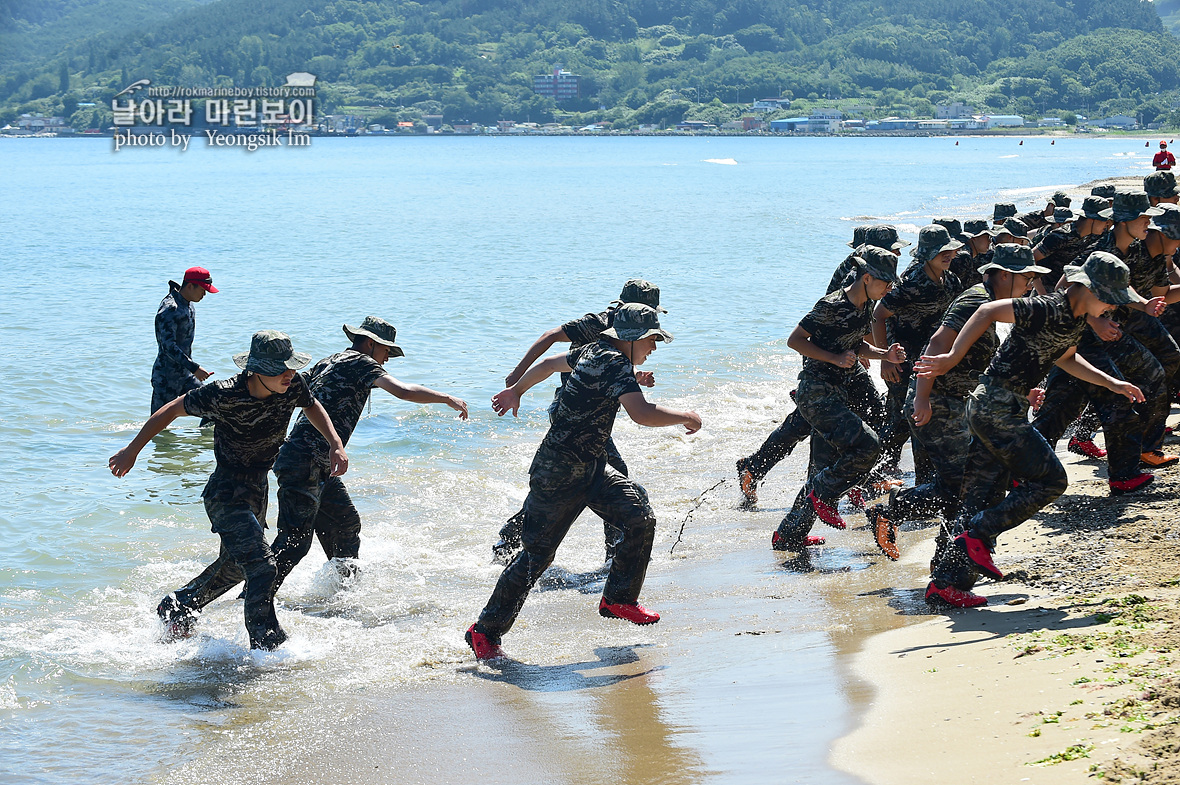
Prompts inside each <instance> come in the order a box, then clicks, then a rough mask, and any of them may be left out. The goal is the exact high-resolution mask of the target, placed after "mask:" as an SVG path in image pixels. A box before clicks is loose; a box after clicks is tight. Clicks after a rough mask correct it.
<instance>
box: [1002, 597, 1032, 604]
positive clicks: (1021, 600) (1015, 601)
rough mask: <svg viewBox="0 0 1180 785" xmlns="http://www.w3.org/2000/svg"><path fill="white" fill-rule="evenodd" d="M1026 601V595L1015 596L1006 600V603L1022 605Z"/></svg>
mask: <svg viewBox="0 0 1180 785" xmlns="http://www.w3.org/2000/svg"><path fill="white" fill-rule="evenodd" d="M1026 602H1028V597H1016V598H1014V599H1011V600H1008V603H1007V604H1008V605H1024V604H1025V603H1026Z"/></svg>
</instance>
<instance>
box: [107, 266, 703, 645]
mask: <svg viewBox="0 0 1180 785" xmlns="http://www.w3.org/2000/svg"><path fill="white" fill-rule="evenodd" d="M217 291H218V289H217V288H216V287H214V286H213V279H212V276H211V274H210V273H209V271H208V270H207V269H205V268H203V267H194V268H190V269H189V270H187V271H186V272H185V276H184V281H183V283H180V284H177V283H175V282H170V291H169V294H168V295H167V296H166V297H165V298H164V300H163V302H162V303H161V305H160V308H159V310H158V312H157V315H156V335H157V343H158V348H159V352H158V356H157V360H156V364H155V366H154V368H153V373H152V386H153V396H152V410H153V413H152V415H151V417H149V418H148V420H147V422H145V423H144V425H143V426H142V428H141V429H140V431H139V433H138V434H137V435H136V436H135V438H134V439H132V441H131V443H130V444H128V445H127V446H126V447H125V448H123V449H122V450H119V451H118V452H117V453H116V454H115V455H114V456H112V457H111V459H110V461H109V465H110V469H111V472H112V473H113V474H114V475H115V476H117V477H122V476H124V475H126V474H127V472H128V471H130V470H131V468H132V467H133V466H134V464H135V461H136V458H137V457H138V455H139V452H140V451H141V450H142V449H143V448H144V447H145V446H146V445H147V443H148V441H150V440H151V439H152V438H153V437H154V436H156V435H157V434H159V433H160V432H161V431H162V430H163V429H164V428H166V427H167V426H168V425H169V424H170V423H172V422H173V421H174V420H175V419H176V418H178V417H181V416H185V415H187V416H192V417H198V418H200V419H201V421H202V423H212V424H213V428H214V430H213V447H214V457H215V459H216V467H215V469H214V471H213V474H212V475H211V476H210V478H209V480H208V482H207V483H206V485H205V488H204V490H203V491H202V494H201V496H202V500H203V502H204V506H205V510H206V513H207V514H208V517H209V520H210V522H211V524H212V530H213V532H214V533H216V534H217V535H218V536H219V537H220V540H221V549H220V554H219V556H218V558H217V559H216V560H215V561H214V562H213V564H211V565H210V566H209V567H208V568H207V569H205V570H204V571H203V572H202V573H201V574H200V575H198V576H197V577H196V578H194V579H193V580H192V581H190V582H189V583H188V584H186V585H185V586H183V587H182V588H180V589H177V590H176V591H174V592H170V593H169V594H168V595H167V596H165V597H164V598H163V600H161V601H160V603H159V606H158V607H157V614H158V615H159V617H160V619H161V621H162V622H163V624H164V629H165V636H166V638H167V639H177V638H184V637H188V636H190V635H191V634H192V633H193V631H194V628H195V625H196V622H197V620H198V619H199V617H200V615H201V613H202V611H203V610H204V608H205V607H206V606H207V605H209V603H211V602H212V601H213V600H215V599H217V598H218V597H220V596H222V595H224V594H225V593H226V592H228V591H230V590H231V589H234V588H235V587H236V586H237V585H238V584H240V583H242V582H243V581H244V582H245V589H244V591H243V593H242V599H244V601H245V602H244V617H245V625H246V631H247V634H248V636H249V640H250V646H251V648H258V649H273V648H275V647H277V646H279V645H281V644H282V643H283V642H284V641H285V640H286V639H287V634H286V632H285V631H284V630H283V628H282V626H281V625H280V624H279V620H278V617H277V614H276V612H275V604H274V597H275V594H276V592H277V591H278V589H279V587H280V586H281V585H282V583H283V581H284V579H285V578H286V577H287V575H288V574H289V573H290V572H291V570H292V568H293V567H294V566H295V565H296V564H297V563H298V562H299V561H300V560H301V559H302V558H303V557H304V556H305V555H306V554H307V553H308V551H309V550H310V547H311V543H312V539H313V537H316V538H318V539H319V541H320V543H321V544H322V546H323V549H324V552H325V555H326V556H327V557H328V558H329V560H331V561H332V563H333V564H334V565H335V566H336V567H337V569H338V570H339V571H340V572H341V574H342V577H343V578H345V579H350V578H352V577H354V576H355V574H356V559H357V558H358V556H359V548H360V529H361V520H360V516H359V515H358V514H357V511H356V508H355V506H354V505H353V504H352V501H351V499H350V498H349V494H348V492H347V490H346V489H345V487H344V485H343V483H342V482H341V480H340V475H342V474H344V472H345V471H347V469H348V457H347V455H346V453H345V445H346V444H347V442H348V439H349V436H350V435H351V434H352V432H353V430H354V429H355V427H356V425H357V423H358V421H359V419H360V416H361V413H362V411H363V409H364V406H365V403H366V402H367V401H368V399H369V394H370V391H371V390H372V389H373V388H381V389H384V390H386V391H388V392H390V393H391V394H393V395H395V396H397V397H399V398H402V399H404V400H408V401H413V402H418V403H442V404H446V405H448V406H450V407H451V408H453V409H455V410H457V411H458V412H459V415H460V417H462V418H464V419H466V417H467V404H466V403H465V402H464V401H462V400H460V399H458V398H456V397H454V396H451V395H448V394H446V393H441V392H437V391H435V390H432V389H429V388H426V387H422V386H419V385H412V384H405V383H403V382H400V381H398V380H397V379H395V378H394V377H393V376H392V375H390V374H389V373H387V372H386V371H385V369H384V367H383V366H384V365H385V363H386V362H387V361H388V360H389V359H390V358H392V357H401V356H403V355H404V352H403V351H402V349H401V348H400V347H399V346H398V345H397V344H396V343H395V340H396V336H397V332H396V330H395V329H394V327H393V326H392V325H391V324H389V323H388V322H386V321H385V320H383V319H380V318H377V317H374V316H369V317H366V318H365V319H364V321H362V322H361V324H360V325H359V326H349V325H345V326H344V333H345V335H346V336H347V337H348V339H349V340H350V342H351V345H350V346H349V347H348V348H346V349H344V350H343V351H341V352H338V353H335V354H332V355H330V356H328V357H326V358H324V359H323V360H320V361H319V362H317V363H315V364H314V365H313V366H312V367H311V368H310V369H309V370H308V371H306V372H305V373H300V371H301V369H303V368H304V367H305V366H307V365H308V363H309V361H310V359H311V358H310V356H309V355H307V354H304V353H301V352H296V351H295V350H294V348H293V345H292V342H291V339H290V338H289V337H288V336H287V335H286V334H285V333H281V332H278V331H275V330H263V331H261V332H258V333H256V334H255V335H254V337H253V339H252V341H251V345H250V350H249V351H248V352H243V353H241V354H238V355H235V356H234V358H233V359H234V363H235V364H236V365H237V366H238V367H239V368H240V369H241V373H239V374H237V375H235V376H233V377H231V378H229V379H224V380H221V381H217V382H211V383H208V384H205V383H204V382H206V381H207V380H208V379H209V378H210V376H211V375H212V374H211V373H210V372H209V371H206V370H205V369H204V368H202V367H201V366H200V365H199V364H198V363H196V362H195V361H194V360H193V359H192V356H191V354H192V341H193V333H194V328H195V314H194V312H193V308H192V305H193V303H196V302H200V301H201V299H203V298H204V296H205V295H206V294H207V293H210V292H214V293H215V292H217ZM659 298H660V293H659V289H658V288H657V287H655V286H653V285H652V284H650V283H648V282H646V281H642V280H638V279H636V280H632V281H628V282H627V284H626V285H625V286H624V287H623V290H622V292H621V294H620V297H619V299H618V300H616V301H615V302H613V303H611V304H610V306H609V307H608V308H607V309H606V310H604V311H602V312H599V313H591V314H587V315H586V316H585V317H583V318H581V319H578V320H575V321H573V322H570V323H567V324H565V325H562V326H561V327H559V328H555V329H553V330H550V331H549V332H547V333H545V334H544V335H543V336H542V337H541V338H540V339H538V341H537V342H535V343H534V344H533V346H532V347H531V348H530V350H529V352H528V353H527V354H526V356H525V358H524V359H522V360H521V362H520V364H519V365H518V367H517V368H516V369H515V370H514V371H513V372H512V373H511V374H509V376H508V378H507V379H506V383H507V387H506V388H505V389H504V390H502V391H501V392H500V393H498V394H497V395H496V396H494V397H493V399H492V403H493V408H494V409H495V411H496V412H497V413H498V414H500V415H503V414H504V413H506V412H508V411H512V413H513V415H515V414H516V413H517V410H518V407H519V405H520V397H521V396H522V395H523V394H524V393H525V391H527V390H528V389H529V388H531V387H533V386H535V385H536V384H539V383H540V382H542V381H544V380H545V379H546V378H548V377H549V376H551V375H552V374H554V373H559V374H561V378H562V384H561V386H560V387H559V389H558V392H557V395H556V396H555V399H554V401H553V404H552V406H551V407H550V413H549V415H550V429H549V432H548V433H547V435H546V436H545V439H544V440H543V441H542V443H541V446H540V448H539V449H538V450H537V454H536V457H535V459H534V460H533V464H532V466H531V467H530V470H529V475H530V476H529V493H528V496H527V498H526V499H525V502H524V506H523V508H522V510H521V512H520V513H519V514H518V515H516V516H513V519H512V520H511V521H510V522H509V523H508V525H507V526H506V527H505V530H504V532H503V533H502V537H503V539H502V540H501V542H500V543H498V544H497V546H496V550H495V555H496V558H497V559H498V560H500V561H501V562H504V563H505V564H506V567H505V570H504V573H503V575H502V576H501V577H500V579H499V581H498V582H497V584H496V587H495V589H494V591H493V593H492V595H491V597H490V599H489V600H488V603H487V605H486V606H485V608H484V610H483V611H482V613H481V614H480V615H479V619H478V620H477V621H476V622H475V623H474V624H472V625H471V627H470V628H469V629H468V630H467V632H466V639H467V642H468V644H469V645H470V646H471V648H472V650H473V651H474V653H475V654H476V656H477V657H479V658H480V659H484V660H486V659H495V658H497V657H499V656H502V651H501V650H500V641H501V637H502V636H503V634H504V633H506V632H507V631H508V630H509V629H510V628H511V627H512V624H513V622H514V621H515V619H516V616H517V614H518V613H519V612H520V610H521V607H522V606H523V604H524V601H525V599H526V597H527V596H528V593H529V592H530V590H531V589H532V587H533V585H534V584H535V583H536V581H537V579H538V578H539V577H540V576H541V574H542V573H543V572H544V571H545V569H546V568H547V567H548V566H549V565H550V563H551V562H552V560H553V557H554V554H555V552H556V550H557V547H558V545H559V544H560V543H561V541H562V539H563V538H564V537H565V535H566V533H567V532H568V530H569V528H570V526H571V525H572V524H573V522H574V520H575V519H576V518H577V517H578V516H579V515H580V514H581V512H582V510H584V509H585V508H587V507H589V508H591V509H592V510H594V511H595V512H596V513H598V514H599V515H600V516H602V517H603V519H604V520H605V521H607V527H606V530H607V534H608V537H607V542H608V545H609V548H610V550H609V553H608V559H609V561H610V569H609V574H608V575H607V580H606V584H605V586H604V588H603V593H602V598H601V600H600V602H599V606H598V612H599V614H600V615H602V616H604V617H607V618H615V619H623V620H626V621H630V622H632V623H634V624H653V623H655V622H657V621H659V618H660V617H659V614H657V613H655V612H653V611H649V610H647V609H646V608H644V607H643V606H642V605H640V604H639V602H638V599H639V594H640V591H641V589H642V586H643V583H644V578H645V576H646V572H647V565H648V562H649V561H650V558H651V549H652V544H653V542H654V538H655V525H656V520H655V516H654V514H653V512H652V509H651V505H650V504H649V502H648V499H647V493H646V491H645V490H644V489H643V487H642V486H640V485H639V484H638V483H636V482H635V481H634V480H633V479H631V478H629V477H628V476H627V471H626V465H625V464H623V462H622V459H621V458H620V457H618V452H617V450H615V449H614V446H613V442H612V441H611V430H612V428H613V425H614V419H615V416H616V414H617V412H618V410H619V408H620V407H623V408H625V409H626V410H627V413H628V415H629V416H630V417H631V419H632V420H634V421H635V422H636V423H639V424H641V425H647V426H653V427H658V426H668V425H682V426H684V427H685V429H686V431H687V432H688V433H694V432H696V431H697V430H699V429H700V427H701V420H700V417H699V416H698V415H697V414H696V413H695V412H685V411H677V410H674V409H669V408H667V407H664V406H659V405H657V404H653V403H651V402H649V401H647V400H646V398H645V397H644V394H643V392H642V391H641V387H642V386H647V387H650V386H652V385H653V384H654V377H653V376H652V374H651V373H649V372H645V371H639V370H637V368H638V366H640V365H642V364H643V363H644V361H645V360H646V359H647V358H648V357H649V356H650V355H651V354H652V352H654V351H655V349H656V346H657V344H658V343H659V342H670V341H671V340H672V335H671V334H670V333H668V332H667V331H666V330H664V329H662V328H661V326H660V323H659V312H660V311H664V309H663V308H660V305H659ZM558 342H568V343H569V344H570V345H571V348H570V350H569V351H568V352H563V353H560V354H556V355H553V356H552V357H548V358H545V359H543V360H540V361H539V362H537V360H538V359H539V358H540V356H541V355H542V354H543V353H544V352H545V351H546V350H548V349H549V347H550V346H552V345H553V344H554V343H558ZM296 408H301V409H302V415H301V416H300V417H299V418H298V420H297V421H296V423H295V426H294V428H292V429H291V432H290V433H289V434H288V433H287V428H288V425H289V423H290V420H291V417H292V415H293V413H294V410H295V409H296ZM272 469H273V471H274V473H275V476H276V477H277V479H278V501H279V511H278V523H277V526H278V535H277V537H276V538H275V540H274V542H273V543H268V542H267V540H266V537H265V535H264V529H265V528H266V506H267V495H268V473H269V472H270V471H271V470H272Z"/></svg>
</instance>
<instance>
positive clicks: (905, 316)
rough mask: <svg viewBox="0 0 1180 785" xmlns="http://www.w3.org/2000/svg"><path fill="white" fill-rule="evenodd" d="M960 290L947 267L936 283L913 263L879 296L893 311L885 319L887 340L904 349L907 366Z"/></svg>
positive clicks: (922, 267)
mask: <svg viewBox="0 0 1180 785" xmlns="http://www.w3.org/2000/svg"><path fill="white" fill-rule="evenodd" d="M961 291H963V286H962V284H960V283H959V278H958V276H956V275H955V274H954V273H952V272H951V271H950V270H947V271H946V272H945V273H943V275H942V281H941V282H938V281H934V280H932V279H931V278H930V276H929V275H927V274H926V267H925V265H923V264H919V263H917V262H915V263H914V264H911V265H910V266H909V267H908V268H907V269H906V271H905V272H904V273H902V275H901V283H900V284H898V285H897V286H895V287H893V290H892V291H890V292H889V293H888V294H886V295H885V297H884V298H882V300H881V305H882V306H883V307H885V308H888V309H889V310H890V311H892V312H893V316H890V317H889V318H888V319H886V320H885V327H886V332H887V333H888V334H889V342H890V343H900V344H901V348H903V349H905V353H906V364H907V365H908V364H912V363H913V361H914V360H915V359H917V358H918V356H919V355H921V354H922V351H923V350H924V349H925V348H926V343H927V342H928V341H929V340H930V336H931V335H934V331H935V330H937V329H938V325H939V324H940V323H941V321H942V316H943V314H945V313H946V309H947V306H949V305H950V304H951V302H952V301H953V300H954V299H955V297H956V296H957V295H958V294H959V292H961ZM882 348H884V347H882Z"/></svg>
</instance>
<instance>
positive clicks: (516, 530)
mask: <svg viewBox="0 0 1180 785" xmlns="http://www.w3.org/2000/svg"><path fill="white" fill-rule="evenodd" d="M606 465H607V466H609V467H611V468H612V469H614V470H615V471H617V472H618V473H619V474H621V475H623V476H624V477H626V476H627V463H626V462H625V461H624V460H623V456H622V455H620V454H619V448H618V447H616V446H615V440H614V439H613V438H610V439H607V440H606ZM523 530H524V507H521V508H520V511H519V512H517V513H516V514H515V515H513V516H512V517H511V518H509V519H508V521H507V523H505V524H504V525H503V526H502V527H500V539H501V540H502V541H503V542H513V543H519V542H520V540H521V532H522V531H523ZM622 536H623V529H622V527H621V526H619V525H618V524H616V523H614V522H612V521H610V520H608V519H607V518H603V519H602V537H603V539H604V540H605V541H606V558H608V559H611V558H614V553H615V546H616V545H618V543H619V540H620V539H621V538H622Z"/></svg>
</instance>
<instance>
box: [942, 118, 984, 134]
mask: <svg viewBox="0 0 1180 785" xmlns="http://www.w3.org/2000/svg"><path fill="white" fill-rule="evenodd" d="M947 125H949V126H950V128H951V130H952V131H980V130H982V129H984V128H986V127H987V126H986V125H985V124H984V122H983V120H981V119H980V118H978V117H958V118H955V119H954V120H947Z"/></svg>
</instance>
